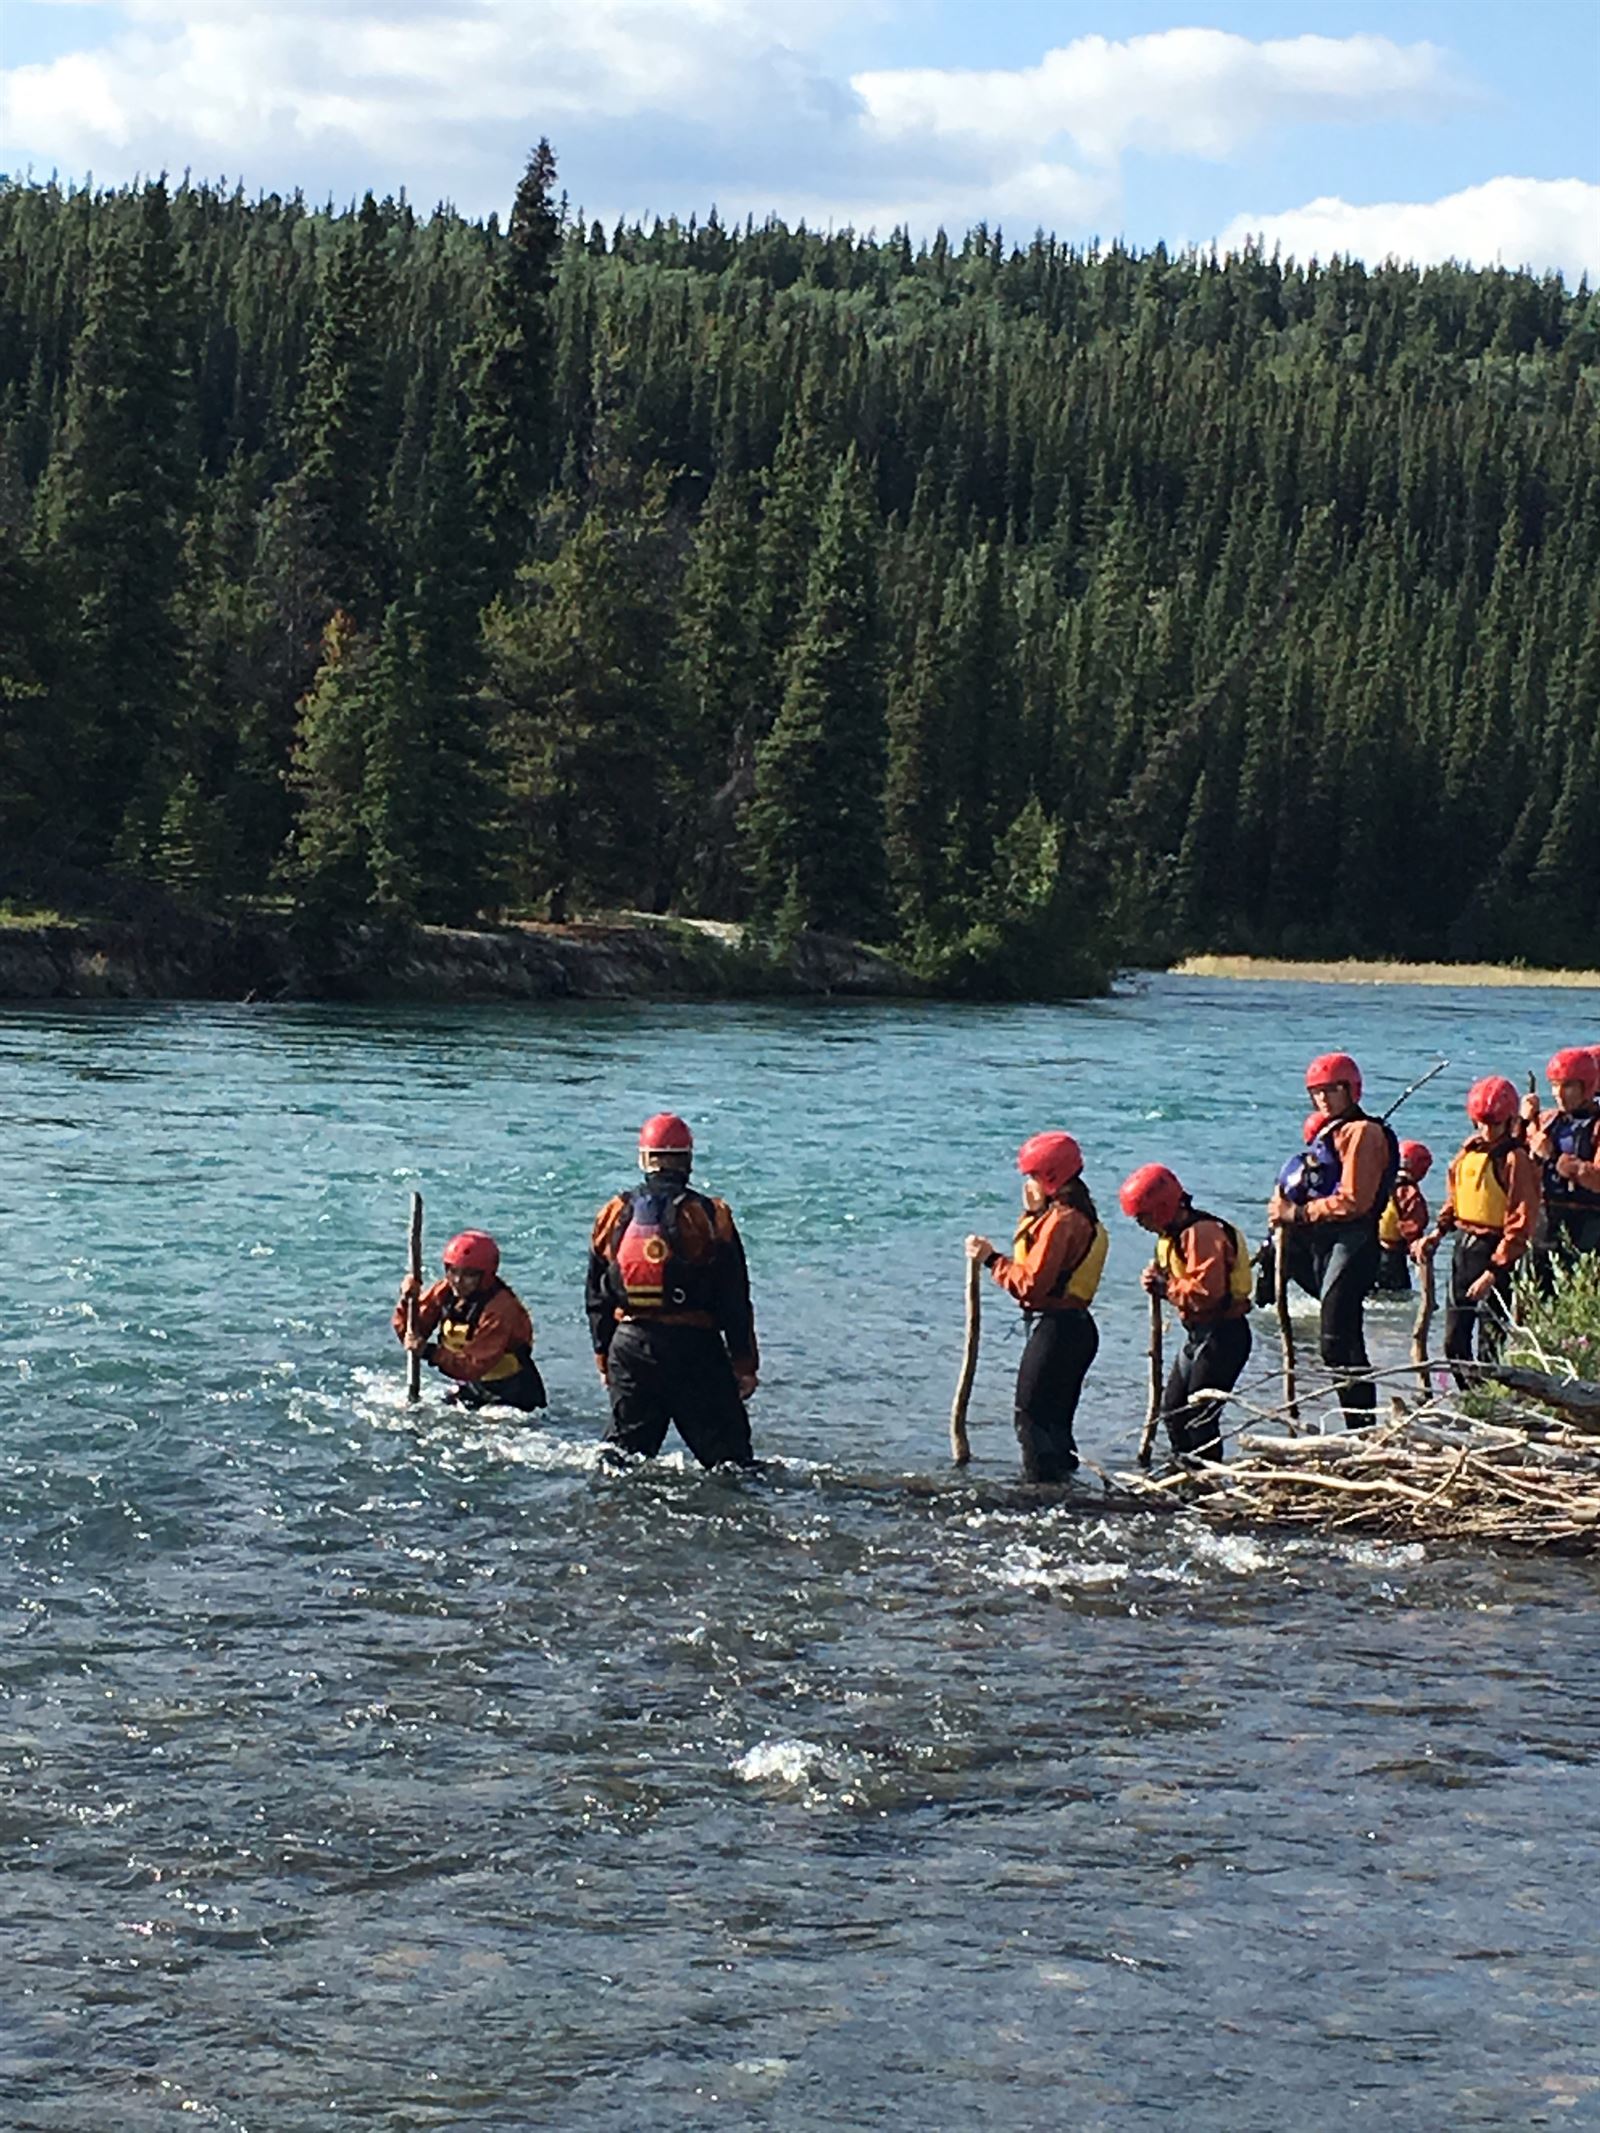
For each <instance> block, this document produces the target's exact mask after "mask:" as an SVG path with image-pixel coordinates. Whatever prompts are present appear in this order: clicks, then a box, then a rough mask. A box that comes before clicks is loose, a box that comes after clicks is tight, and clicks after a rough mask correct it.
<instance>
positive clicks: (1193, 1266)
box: [1167, 1222, 1228, 1318]
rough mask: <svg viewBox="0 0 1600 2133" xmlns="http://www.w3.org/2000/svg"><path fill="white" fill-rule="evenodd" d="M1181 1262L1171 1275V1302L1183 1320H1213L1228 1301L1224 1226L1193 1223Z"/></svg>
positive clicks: (1186, 1233) (1185, 1235)
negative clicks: (1210, 1318) (1211, 1318)
mask: <svg viewBox="0 0 1600 2133" xmlns="http://www.w3.org/2000/svg"><path fill="white" fill-rule="evenodd" d="M1180 1246H1181V1251H1182V1258H1181V1262H1179V1263H1175V1264H1174V1265H1173V1266H1172V1267H1170V1268H1169V1270H1168V1273H1167V1299H1168V1301H1169V1302H1170V1303H1171V1304H1172V1306H1173V1308H1174V1310H1175V1311H1176V1312H1177V1314H1178V1316H1179V1317H1180V1318H1209V1317H1212V1316H1213V1315H1214V1314H1215V1313H1216V1312H1218V1311H1220V1310H1221V1309H1222V1307H1223V1305H1224V1304H1225V1303H1226V1302H1227V1301H1228V1240H1227V1236H1226V1234H1225V1233H1224V1231H1223V1227H1222V1224H1221V1223H1220V1222H1191V1223H1190V1224H1189V1227H1188V1228H1187V1229H1186V1230H1185V1231H1184V1233H1183V1236H1182V1238H1181V1239H1180Z"/></svg>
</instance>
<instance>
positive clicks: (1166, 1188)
mask: <svg viewBox="0 0 1600 2133" xmlns="http://www.w3.org/2000/svg"><path fill="white" fill-rule="evenodd" d="M1185 1198H1186V1194H1185V1193H1184V1189H1183V1187H1182V1186H1181V1185H1180V1184H1179V1182H1178V1180H1177V1179H1176V1177H1174V1176H1173V1174H1172V1172H1171V1171H1170V1170H1168V1169H1167V1167H1166V1165H1165V1164H1164V1163H1141V1164H1140V1166H1139V1168H1138V1169H1137V1170H1135V1171H1131V1172H1130V1173H1129V1175H1128V1176H1127V1177H1125V1178H1124V1179H1123V1181H1122V1183H1121V1185H1119V1186H1118V1188H1117V1199H1118V1201H1119V1202H1120V1203H1121V1207H1122V1212H1123V1213H1124V1214H1125V1215H1130V1216H1131V1217H1132V1218H1133V1220H1134V1221H1135V1222H1140V1221H1144V1222H1153V1223H1154V1224H1155V1226H1156V1228H1157V1229H1167V1228H1169V1227H1170V1226H1171V1224H1172V1223H1174V1222H1176V1221H1177V1219H1178V1209H1179V1208H1180V1207H1181V1206H1182V1205H1183V1203H1184V1200H1185Z"/></svg>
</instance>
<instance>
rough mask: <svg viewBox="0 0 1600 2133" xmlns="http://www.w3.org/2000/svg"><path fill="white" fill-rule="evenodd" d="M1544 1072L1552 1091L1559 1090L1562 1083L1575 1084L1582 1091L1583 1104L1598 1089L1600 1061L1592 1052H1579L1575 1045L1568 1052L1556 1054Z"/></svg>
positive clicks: (1599, 1085)
mask: <svg viewBox="0 0 1600 2133" xmlns="http://www.w3.org/2000/svg"><path fill="white" fill-rule="evenodd" d="M1545 1072H1546V1074H1548V1075H1549V1077H1550V1086H1551V1088H1553V1089H1559V1088H1560V1086H1561V1084H1562V1083H1563V1082H1564V1081H1575V1082H1577V1084H1578V1086H1579V1087H1580V1088H1581V1089H1582V1090H1583V1096H1584V1101H1585V1103H1587V1102H1588V1100H1589V1098H1590V1097H1591V1096H1592V1095H1593V1094H1594V1092H1595V1089H1596V1088H1597V1087H1600V1060H1597V1059H1596V1058H1595V1055H1594V1053H1593V1052H1585V1051H1580V1050H1579V1048H1578V1047H1577V1046H1576V1045H1574V1046H1572V1047H1571V1049H1570V1050H1568V1051H1565V1052H1557V1053H1556V1054H1555V1056H1554V1057H1553V1058H1552V1059H1551V1061H1550V1064H1549V1065H1548V1066H1547V1067H1546V1068H1545Z"/></svg>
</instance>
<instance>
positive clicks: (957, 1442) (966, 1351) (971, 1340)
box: [950, 1259, 983, 1466]
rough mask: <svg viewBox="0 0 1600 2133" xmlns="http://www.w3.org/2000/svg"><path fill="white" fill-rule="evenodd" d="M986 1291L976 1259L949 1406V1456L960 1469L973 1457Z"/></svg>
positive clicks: (969, 1271) (969, 1266) (970, 1269)
mask: <svg viewBox="0 0 1600 2133" xmlns="http://www.w3.org/2000/svg"><path fill="white" fill-rule="evenodd" d="M982 1288H983V1267H982V1265H981V1263H980V1262H979V1261H978V1260H976V1259H969V1260H968V1261H967V1341H966V1346H965V1347H964V1348H963V1349H962V1351H961V1375H960V1377H959V1378H958V1379H957V1380H956V1396H955V1399H954V1400H953V1401H952V1402H951V1406H950V1456H951V1458H952V1459H953V1460H954V1461H955V1463H956V1465H957V1466H965V1465H966V1463H967V1461H968V1460H969V1459H970V1458H971V1457H972V1446H971V1445H970V1444H969V1443H968V1442H967V1402H968V1401H969V1400H970V1399H971V1398H972V1381H973V1379H974V1378H975V1377H976V1376H977V1372H978V1324H979V1317H980V1312H981V1306H980V1303H979V1295H980V1292H981V1290H982Z"/></svg>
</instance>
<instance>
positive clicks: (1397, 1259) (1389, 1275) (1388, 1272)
mask: <svg viewBox="0 0 1600 2133" xmlns="http://www.w3.org/2000/svg"><path fill="white" fill-rule="evenodd" d="M1372 1286H1373V1287H1374V1288H1375V1289H1379V1290H1381V1291H1382V1292H1383V1294H1384V1295H1385V1296H1405V1295H1408V1294H1409V1293H1410V1289H1411V1255H1410V1253H1409V1252H1408V1251H1407V1250H1406V1248H1405V1246H1404V1245H1403V1244H1380V1245H1379V1246H1378V1278H1377V1280H1376V1281H1375V1282H1374V1283H1373V1284H1372Z"/></svg>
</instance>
